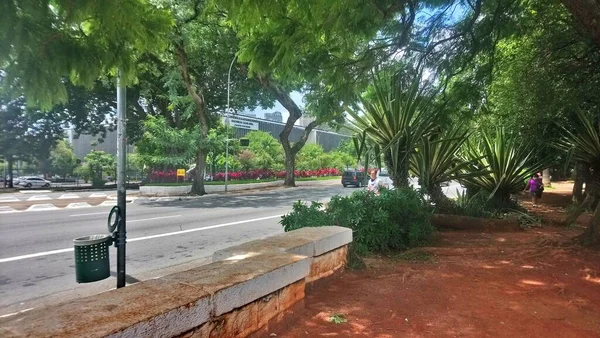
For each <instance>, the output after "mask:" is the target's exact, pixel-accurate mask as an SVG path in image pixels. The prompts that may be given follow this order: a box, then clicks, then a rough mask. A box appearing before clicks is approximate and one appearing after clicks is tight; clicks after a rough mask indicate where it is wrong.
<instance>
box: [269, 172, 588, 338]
mask: <svg viewBox="0 0 600 338" xmlns="http://www.w3.org/2000/svg"><path fill="white" fill-rule="evenodd" d="M569 189H570V187H569V185H568V184H556V185H555V189H553V190H547V191H546V193H545V195H544V198H543V199H542V204H543V205H542V206H541V207H538V208H536V211H535V212H536V213H538V214H540V215H541V216H543V218H544V222H543V224H544V225H543V228H533V229H530V230H527V231H523V232H513V233H478V232H462V231H461V232H458V231H445V232H440V233H439V234H438V238H437V239H436V241H435V244H434V245H432V246H431V247H426V248H418V249H413V250H411V252H412V253H415V252H416V253H417V257H418V254H419V253H421V254H420V256H421V259H419V260H417V261H408V260H405V259H400V258H396V259H393V258H376V259H368V260H367V261H366V263H367V269H365V270H361V271H347V272H345V273H343V274H340V275H337V276H335V277H331V278H329V279H327V280H325V281H323V282H319V283H318V285H316V287H314V288H312V289H311V290H309V291H308V292H307V296H306V299H305V307H304V308H301V309H299V310H298V309H296V310H294V311H289V312H288V313H287V314H286V317H285V319H284V320H283V322H281V323H280V324H279V325H277V326H276V327H271V328H270V336H271V337H274V336H277V337H351V336H363V337H510V338H515V337H544V338H548V337H600V250H590V249H585V248H582V247H580V246H578V245H577V244H575V243H574V242H573V241H572V238H573V237H575V236H577V235H578V234H580V233H581V232H582V230H583V227H569V228H566V227H554V226H552V225H548V224H549V223H550V222H556V221H557V220H560V219H561V218H564V211H565V210H564V208H562V207H563V206H565V205H567V204H568V203H570V197H569V194H570V190H569ZM523 204H524V205H525V206H526V207H529V208H531V203H523ZM587 219H589V216H585V217H582V218H580V219H579V222H583V221H586V220H587ZM422 253H427V254H422ZM406 256H407V254H404V255H403V257H406ZM423 256H424V257H425V259H423ZM333 314H342V315H343V317H345V319H347V322H346V323H342V324H334V323H332V322H330V321H329V318H330V316H332V315H333Z"/></svg>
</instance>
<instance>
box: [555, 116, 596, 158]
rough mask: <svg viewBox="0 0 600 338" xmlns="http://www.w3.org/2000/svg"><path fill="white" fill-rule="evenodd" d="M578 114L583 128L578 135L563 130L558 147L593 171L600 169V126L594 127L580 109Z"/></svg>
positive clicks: (578, 131)
mask: <svg viewBox="0 0 600 338" xmlns="http://www.w3.org/2000/svg"><path fill="white" fill-rule="evenodd" d="M576 113H577V117H578V118H579V122H580V123H581V128H579V129H578V130H577V133H573V132H571V131H569V130H567V129H565V128H563V130H564V136H563V137H562V138H561V139H560V140H559V141H558V143H557V144H556V147H557V148H559V149H561V150H564V151H565V152H568V153H570V155H571V157H572V158H573V159H574V160H576V161H580V162H582V163H586V164H587V165H589V166H590V167H591V168H592V169H594V168H596V169H600V125H598V127H596V126H594V123H593V122H592V119H591V118H589V117H587V116H586V115H585V114H584V113H583V111H581V110H580V109H577V110H576Z"/></svg>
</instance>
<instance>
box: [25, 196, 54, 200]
mask: <svg viewBox="0 0 600 338" xmlns="http://www.w3.org/2000/svg"><path fill="white" fill-rule="evenodd" d="M51 199H52V198H50V196H48V195H37V196H31V197H29V198H28V199H27V200H28V201H46V200H51Z"/></svg>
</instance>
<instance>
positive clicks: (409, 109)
mask: <svg viewBox="0 0 600 338" xmlns="http://www.w3.org/2000/svg"><path fill="white" fill-rule="evenodd" d="M420 79H421V77H420V74H418V75H417V76H416V77H415V78H414V80H412V81H411V83H410V84H409V85H403V84H402V83H401V81H399V77H398V76H397V75H396V76H392V78H391V80H388V79H386V78H382V77H380V76H375V77H374V81H373V97H372V98H366V97H361V100H360V103H361V105H362V108H361V109H356V110H353V109H348V110H347V111H348V114H349V115H350V116H351V117H352V120H351V121H350V123H351V124H352V125H353V130H354V131H355V132H357V133H362V132H364V133H365V134H366V135H367V136H368V137H369V138H370V139H371V140H373V141H374V142H375V143H376V144H378V145H379V146H380V148H381V152H382V153H383V154H384V159H385V163H386V166H387V167H388V170H389V173H390V176H391V178H392V181H393V182H394V185H395V186H399V187H405V186H408V170H409V159H410V156H411V155H412V154H413V152H414V151H415V147H416V145H417V142H418V141H419V139H420V138H421V137H423V136H424V135H427V134H428V133H429V132H430V131H431V130H432V129H433V128H434V126H435V123H434V122H435V120H436V115H437V114H436V113H435V112H434V111H433V110H432V109H431V107H432V106H431V105H430V104H429V103H430V100H429V98H428V97H426V96H425V95H423V92H422V90H421V89H420V86H419V85H420Z"/></svg>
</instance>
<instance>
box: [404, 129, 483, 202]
mask: <svg viewBox="0 0 600 338" xmlns="http://www.w3.org/2000/svg"><path fill="white" fill-rule="evenodd" d="M467 138H468V132H467V131H463V130H460V129H458V128H456V129H454V130H452V129H451V130H450V131H447V132H445V133H444V134H441V135H435V136H433V135H432V136H429V137H428V136H423V137H421V139H420V141H419V143H418V145H417V150H416V151H415V152H414V154H413V156H412V157H411V162H410V165H411V170H412V172H414V173H415V174H416V175H417V176H418V177H419V184H420V185H421V187H422V189H424V190H425V191H426V192H427V193H428V194H429V195H430V196H431V198H432V199H433V200H434V201H435V202H436V203H438V202H440V199H441V198H443V194H442V193H441V188H440V186H441V184H442V183H444V182H449V181H452V180H456V179H462V178H468V177H477V176H479V175H481V174H483V172H482V171H481V170H479V171H478V170H467V169H473V167H472V166H471V164H472V161H473V159H462V158H460V156H459V152H460V149H461V147H462V146H463V144H464V143H465V142H466V141H467Z"/></svg>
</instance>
